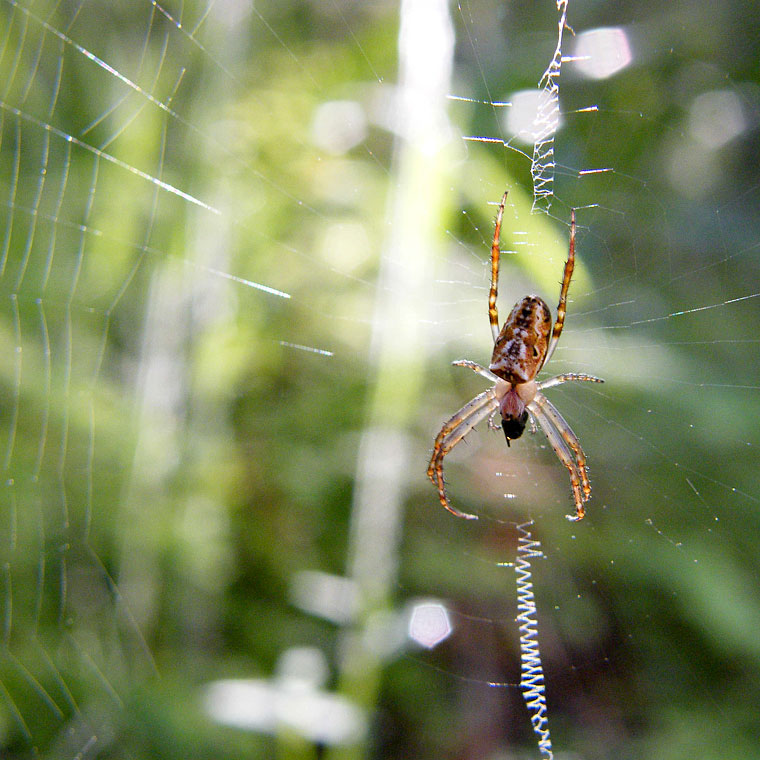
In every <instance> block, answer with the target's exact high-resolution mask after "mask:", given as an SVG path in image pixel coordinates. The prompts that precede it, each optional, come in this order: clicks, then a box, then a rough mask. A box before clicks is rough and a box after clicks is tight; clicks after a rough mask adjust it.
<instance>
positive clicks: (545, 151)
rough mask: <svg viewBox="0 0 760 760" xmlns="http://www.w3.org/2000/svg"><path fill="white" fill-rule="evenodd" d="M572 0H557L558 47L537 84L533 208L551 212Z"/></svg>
mask: <svg viewBox="0 0 760 760" xmlns="http://www.w3.org/2000/svg"><path fill="white" fill-rule="evenodd" d="M568 2H569V0H557V10H558V11H559V13H560V16H559V22H558V24H559V31H558V32H557V47H556V48H555V49H554V55H553V56H552V59H551V62H550V63H549V66H548V67H547V69H546V71H544V74H543V76H542V77H541V80H540V82H539V83H538V86H539V88H540V90H541V97H540V98H539V102H538V111H537V113H536V120H535V122H534V138H533V140H534V141H533V160H532V162H531V166H530V174H531V176H532V177H533V211H536V210H538V211H544V212H546V213H548V211H549V209H550V207H551V203H552V195H553V187H554V167H555V162H554V133H555V132H556V131H557V127H558V126H559V74H560V68H561V66H562V34H563V32H564V31H565V27H566V26H567V5H568Z"/></svg>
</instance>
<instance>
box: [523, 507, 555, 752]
mask: <svg viewBox="0 0 760 760" xmlns="http://www.w3.org/2000/svg"><path fill="white" fill-rule="evenodd" d="M532 524H533V522H532V521H531V522H527V523H522V524H521V525H518V526H517V530H518V531H519V533H520V535H519V536H518V539H517V558H516V559H515V575H516V582H517V609H518V613H519V614H518V615H517V622H518V623H519V626H520V688H521V689H522V692H523V699H524V700H525V705H526V706H527V708H528V711H529V712H530V722H531V723H532V725H533V730H534V731H535V732H536V734H537V735H538V749H539V750H540V752H541V754H542V755H543V756H544V757H546V758H552V757H554V755H553V754H552V741H551V736H550V734H549V719H548V717H547V714H546V685H545V684H544V669H543V665H542V664H541V652H540V650H539V647H538V621H537V619H536V599H535V596H534V594H533V581H532V580H531V578H532V574H531V569H530V561H531V559H533V558H534V557H542V556H543V553H542V552H541V543H540V542H539V541H537V540H536V539H534V538H533V536H532V535H531V533H530V530H529V528H530V526H531V525H532Z"/></svg>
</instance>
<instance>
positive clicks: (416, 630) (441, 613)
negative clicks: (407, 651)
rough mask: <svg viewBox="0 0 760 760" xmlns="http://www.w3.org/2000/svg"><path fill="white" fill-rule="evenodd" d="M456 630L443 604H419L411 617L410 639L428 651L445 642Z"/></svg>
mask: <svg viewBox="0 0 760 760" xmlns="http://www.w3.org/2000/svg"><path fill="white" fill-rule="evenodd" d="M453 630H454V627H453V626H452V625H451V619H450V617H449V611H448V609H446V606H445V605H444V604H442V603H441V602H434V601H426V602H417V603H416V604H415V605H414V606H413V607H412V610H411V613H410V615H409V629H408V635H409V638H410V639H411V640H412V641H414V642H415V643H416V644H419V645H420V646H422V647H425V648H426V649H432V648H433V647H436V646H438V644H440V643H441V642H442V641H445V640H446V639H447V638H448V637H449V636H450V635H451V633H452V631H453Z"/></svg>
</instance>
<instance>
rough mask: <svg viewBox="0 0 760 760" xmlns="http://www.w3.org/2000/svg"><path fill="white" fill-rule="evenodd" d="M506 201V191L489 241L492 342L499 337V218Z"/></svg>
mask: <svg viewBox="0 0 760 760" xmlns="http://www.w3.org/2000/svg"><path fill="white" fill-rule="evenodd" d="M506 203H507V193H504V195H503V196H502V198H501V203H500V204H499V210H498V211H497V212H496V224H495V225H494V231H493V242H492V243H491V289H490V290H489V291H488V319H489V320H490V322H491V333H492V334H493V342H494V343H496V340H497V338H498V337H499V310H498V308H497V306H496V296H497V295H498V293H499V257H500V256H501V219H502V217H503V216H504V206H505V205H506Z"/></svg>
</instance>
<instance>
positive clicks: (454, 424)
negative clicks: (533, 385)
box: [427, 388, 499, 520]
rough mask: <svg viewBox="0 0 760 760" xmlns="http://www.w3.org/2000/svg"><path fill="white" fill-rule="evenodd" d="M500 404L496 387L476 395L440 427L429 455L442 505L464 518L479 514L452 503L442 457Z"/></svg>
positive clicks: (429, 472)
mask: <svg viewBox="0 0 760 760" xmlns="http://www.w3.org/2000/svg"><path fill="white" fill-rule="evenodd" d="M498 406H499V400H498V398H497V397H496V391H495V389H494V388H489V389H488V390H487V391H484V392H483V393H481V394H480V395H478V396H476V397H475V398H474V399H473V400H472V401H470V402H469V403H468V404H465V405H464V406H463V407H462V408H461V409H460V410H459V411H458V412H457V413H456V414H455V415H454V416H453V417H452V418H451V419H450V420H448V422H446V423H445V424H444V426H443V427H442V428H441V432H440V433H438V436H437V437H436V439H435V446H434V447H433V455H432V456H431V457H430V464H429V465H428V471H427V475H428V477H429V478H430V480H431V482H432V483H433V485H434V486H436V487H437V488H438V497H439V498H440V500H441V506H443V508H444V509H447V510H448V511H449V512H451V514H452V515H456V516H457V517H463V518H464V519H465V520H477V519H478V516H477V515H471V514H468V513H467V512H460V511H459V510H458V509H455V508H454V507H452V506H451V502H450V501H449V498H448V496H447V495H446V490H445V488H444V482H443V458H444V457H445V456H446V454H448V453H449V451H451V449H453V448H454V446H456V445H457V444H458V443H459V441H461V440H462V438H464V437H465V436H466V435H467V433H469V432H470V430H472V429H473V428H474V427H475V425H477V424H478V423H479V422H480V421H481V420H483V419H485V418H486V417H488V416H489V415H490V414H491V413H492V412H493V411H494V410H495V409H497V408H498Z"/></svg>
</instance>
